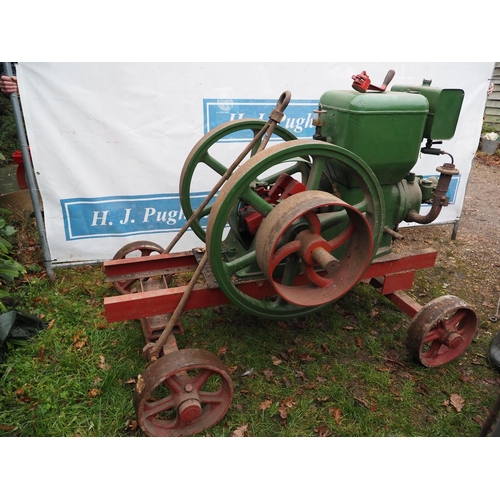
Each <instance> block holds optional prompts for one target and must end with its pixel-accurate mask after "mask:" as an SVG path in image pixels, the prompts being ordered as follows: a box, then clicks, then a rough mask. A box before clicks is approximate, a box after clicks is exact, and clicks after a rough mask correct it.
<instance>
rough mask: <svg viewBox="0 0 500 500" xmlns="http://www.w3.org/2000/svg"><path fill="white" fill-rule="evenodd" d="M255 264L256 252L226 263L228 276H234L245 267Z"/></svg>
mask: <svg viewBox="0 0 500 500" xmlns="http://www.w3.org/2000/svg"><path fill="white" fill-rule="evenodd" d="M254 262H255V250H253V251H251V252H248V253H246V254H245V255H242V256H241V257H238V258H237V259H234V260H232V261H231V262H227V263H225V269H226V270H227V272H228V274H229V275H230V276H232V275H233V274H234V273H236V272H238V271H241V269H244V268H245V267H248V266H250V265H252V264H253V263H254Z"/></svg>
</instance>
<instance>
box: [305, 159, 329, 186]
mask: <svg viewBox="0 0 500 500" xmlns="http://www.w3.org/2000/svg"><path fill="white" fill-rule="evenodd" d="M326 161H327V159H326V158H325V157H324V156H315V157H314V158H313V163H312V167H311V172H310V173H309V178H308V179H307V190H308V191H311V190H314V189H318V187H319V184H320V182H321V177H322V175H323V171H324V170H325V165H326Z"/></svg>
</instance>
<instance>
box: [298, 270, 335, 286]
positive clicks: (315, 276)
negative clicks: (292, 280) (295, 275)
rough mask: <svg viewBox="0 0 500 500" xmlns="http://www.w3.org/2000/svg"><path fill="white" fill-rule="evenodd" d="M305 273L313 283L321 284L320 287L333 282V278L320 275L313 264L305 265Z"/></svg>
mask: <svg viewBox="0 0 500 500" xmlns="http://www.w3.org/2000/svg"><path fill="white" fill-rule="evenodd" d="M304 274H305V275H306V277H307V279H308V280H309V281H310V282H311V283H312V284H313V285H316V286H319V287H320V288H324V287H325V286H328V285H331V284H332V283H333V280H332V279H327V278H323V277H322V276H320V275H319V274H318V273H317V272H316V271H315V270H314V268H313V267H312V266H308V265H304Z"/></svg>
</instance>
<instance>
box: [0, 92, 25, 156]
mask: <svg viewBox="0 0 500 500" xmlns="http://www.w3.org/2000/svg"><path fill="white" fill-rule="evenodd" d="M18 149H21V147H20V145H19V140H18V138H17V130H16V122H15V120H14V113H13V111H12V104H11V102H10V100H9V99H5V98H4V97H3V96H2V95H0V154H2V153H3V155H4V157H5V158H2V157H1V156H0V164H1V160H5V159H7V160H11V159H12V153H13V152H14V151H16V150H18Z"/></svg>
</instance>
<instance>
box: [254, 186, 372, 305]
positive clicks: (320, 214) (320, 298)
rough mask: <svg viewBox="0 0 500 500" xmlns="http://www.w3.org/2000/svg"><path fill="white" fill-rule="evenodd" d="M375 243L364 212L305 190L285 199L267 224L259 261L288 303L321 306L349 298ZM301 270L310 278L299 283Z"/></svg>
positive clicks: (260, 234) (259, 238)
mask: <svg viewBox="0 0 500 500" xmlns="http://www.w3.org/2000/svg"><path fill="white" fill-rule="evenodd" d="M332 220H333V223H332ZM322 222H323V224H322ZM328 222H329V223H328ZM325 227H326V229H325ZM333 228H335V229H337V230H336V231H332V229H333ZM328 232H330V233H331V234H330V236H327V234H328ZM372 241H373V236H372V232H371V228H370V225H369V224H368V221H367V219H366V218H365V217H364V216H363V214H362V213H361V212H359V211H358V210H356V209H355V208H353V207H351V206H350V205H349V204H347V203H344V202H343V201H342V200H340V199H339V198H337V197H336V196H334V195H333V194H330V193H326V192H324V191H304V192H301V193H297V194H295V195H294V196H292V197H290V198H287V199H285V200H283V201H282V202H281V203H280V204H278V205H277V206H276V207H275V208H274V209H273V210H272V211H271V212H270V214H269V215H268V216H267V217H266V218H265V219H264V221H263V222H262V224H261V225H260V227H259V229H258V231H257V235H256V242H255V248H256V258H257V263H258V264H259V267H260V269H261V270H262V272H263V273H264V276H265V277H266V278H267V279H268V280H269V281H270V282H271V284H272V285H273V288H274V289H275V290H276V292H277V294H278V295H279V296H280V297H281V298H282V299H283V300H285V301H286V302H289V303H291V304H295V305H298V306H303V307H314V306H321V305H325V304H328V303H330V302H333V301H334V300H337V299H339V298H340V297H342V296H343V295H345V294H346V293H347V292H348V291H349V290H351V288H352V287H354V285H355V284H356V283H357V282H358V281H359V280H360V279H361V277H362V276H363V274H364V272H365V271H366V269H367V268H368V266H369V265H370V261H371V256H372V251H373V250H372ZM339 250H341V252H339V253H338V258H337V257H335V255H334V254H335V253H337V251H339ZM332 254H333V255H332ZM280 265H281V267H282V269H281V270H280ZM279 270H280V272H277V271H279ZM297 271H299V272H300V271H301V274H303V277H304V278H305V280H303V281H302V282H300V281H299V282H297V281H298V280H297V278H298V276H297V274H298V273H297Z"/></svg>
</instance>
